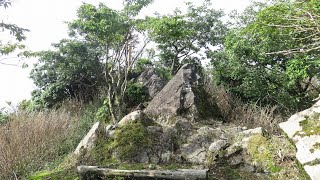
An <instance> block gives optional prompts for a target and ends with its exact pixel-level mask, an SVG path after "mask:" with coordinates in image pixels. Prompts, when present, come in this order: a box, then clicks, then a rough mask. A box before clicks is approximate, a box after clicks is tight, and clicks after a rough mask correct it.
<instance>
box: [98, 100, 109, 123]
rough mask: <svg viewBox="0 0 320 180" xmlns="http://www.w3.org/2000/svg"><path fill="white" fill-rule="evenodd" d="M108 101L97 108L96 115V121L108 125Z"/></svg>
mask: <svg viewBox="0 0 320 180" xmlns="http://www.w3.org/2000/svg"><path fill="white" fill-rule="evenodd" d="M108 104H109V101H108V100H104V101H103V104H102V106H101V107H99V109H98V111H97V113H96V116H95V117H96V119H97V120H99V121H100V122H105V123H109V120H110V114H109V105H108Z"/></svg>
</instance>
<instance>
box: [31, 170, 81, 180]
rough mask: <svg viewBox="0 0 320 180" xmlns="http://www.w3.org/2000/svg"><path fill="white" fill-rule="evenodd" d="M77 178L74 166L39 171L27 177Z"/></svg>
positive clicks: (68, 179) (38, 179)
mask: <svg viewBox="0 0 320 180" xmlns="http://www.w3.org/2000/svg"><path fill="white" fill-rule="evenodd" d="M47 179H48V180H49V179H50V180H60V179H63V180H70V179H73V180H77V179H79V177H78V174H77V172H76V168H69V169H61V170H53V171H41V172H38V173H36V174H34V175H33V176H30V177H28V180H47Z"/></svg>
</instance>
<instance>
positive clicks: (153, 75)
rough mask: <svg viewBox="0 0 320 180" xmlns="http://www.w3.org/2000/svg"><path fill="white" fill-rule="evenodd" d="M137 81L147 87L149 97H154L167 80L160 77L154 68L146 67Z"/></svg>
mask: <svg viewBox="0 0 320 180" xmlns="http://www.w3.org/2000/svg"><path fill="white" fill-rule="evenodd" d="M137 82H139V83H142V84H143V85H144V86H146V87H147V88H148V93H149V96H150V97H151V98H154V97H155V96H156V95H157V93H158V92H160V91H161V89H162V88H163V87H164V86H165V85H166V84H167V81H166V80H164V79H163V78H161V77H160V76H159V75H158V73H157V72H156V71H155V69H154V68H148V69H146V70H145V71H143V72H142V73H141V75H140V76H139V77H138V79H137Z"/></svg>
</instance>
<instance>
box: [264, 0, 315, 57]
mask: <svg viewBox="0 0 320 180" xmlns="http://www.w3.org/2000/svg"><path fill="white" fill-rule="evenodd" d="M265 13H266V14H267V13H274V14H276V15H277V17H276V18H277V19H278V21H274V22H272V23H267V24H266V25H267V26H269V27H270V28H272V29H276V30H277V31H286V32H289V34H288V33H283V36H284V37H288V38H290V39H291V40H292V41H294V42H295V43H294V44H295V46H292V47H290V48H287V49H279V50H278V51H274V52H269V53H268V54H284V55H290V54H307V53H318V52H319V50H320V43H319V40H320V2H319V1H317V0H296V1H284V2H282V1H280V2H276V4H275V5H273V6H272V7H270V8H268V9H266V10H265Z"/></svg>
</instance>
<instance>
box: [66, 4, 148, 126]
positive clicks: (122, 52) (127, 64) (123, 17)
mask: <svg viewBox="0 0 320 180" xmlns="http://www.w3.org/2000/svg"><path fill="white" fill-rule="evenodd" d="M149 3H151V0H126V1H124V9H123V10H121V11H116V10H113V9H110V8H109V7H107V6H106V5H104V4H99V6H98V7H95V6H93V5H90V4H83V5H82V6H81V7H80V8H79V10H78V13H77V15H78V19H76V20H74V21H72V22H71V23H69V26H70V29H71V33H70V34H71V35H73V36H80V37H82V38H84V39H85V40H90V41H93V42H97V43H98V45H99V49H101V52H102V54H103V56H102V59H101V61H102V62H103V63H104V78H105V83H106V95H107V97H108V103H109V108H108V109H109V111H110V115H111V118H112V120H113V122H114V123H116V122H117V121H118V120H120V118H122V116H123V111H124V97H125V92H126V89H127V83H128V75H129V73H130V71H131V69H132V67H133V65H134V63H135V61H136V60H137V59H138V58H139V57H140V56H141V54H142V51H143V49H144V48H145V46H146V44H147V42H148V40H145V41H144V42H143V43H142V46H141V47H142V48H138V46H137V45H138V43H139V38H138V34H139V32H140V31H139V24H140V23H141V22H142V20H136V19H134V17H135V16H136V15H137V14H138V13H139V11H140V10H141V9H142V8H143V7H145V6H147V5H148V4H149Z"/></svg>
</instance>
